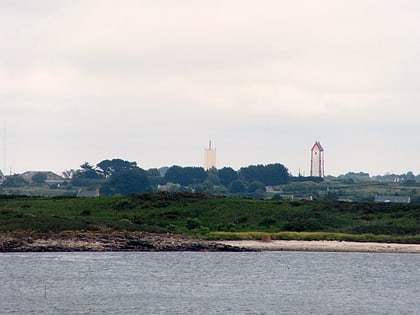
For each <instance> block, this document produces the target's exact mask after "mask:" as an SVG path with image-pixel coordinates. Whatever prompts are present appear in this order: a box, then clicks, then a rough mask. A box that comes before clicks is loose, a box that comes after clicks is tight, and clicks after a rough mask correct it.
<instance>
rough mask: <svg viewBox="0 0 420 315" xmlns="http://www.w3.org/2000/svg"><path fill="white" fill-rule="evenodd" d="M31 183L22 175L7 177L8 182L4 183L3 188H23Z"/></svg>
mask: <svg viewBox="0 0 420 315" xmlns="http://www.w3.org/2000/svg"><path fill="white" fill-rule="evenodd" d="M28 184H29V183H28V182H27V181H26V180H25V179H24V178H23V177H22V176H20V175H17V174H16V175H10V176H6V180H5V181H4V182H3V184H2V186H3V187H23V186H26V185H28Z"/></svg>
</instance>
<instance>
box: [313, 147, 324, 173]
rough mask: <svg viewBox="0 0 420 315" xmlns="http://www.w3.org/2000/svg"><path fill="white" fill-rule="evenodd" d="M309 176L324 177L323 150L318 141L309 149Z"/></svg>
mask: <svg viewBox="0 0 420 315" xmlns="http://www.w3.org/2000/svg"><path fill="white" fill-rule="evenodd" d="M311 176H314V177H324V176H325V174H324V148H323V147H322V146H321V143H320V142H319V141H315V144H314V146H313V147H312V149H311Z"/></svg>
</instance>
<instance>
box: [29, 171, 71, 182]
mask: <svg viewBox="0 0 420 315" xmlns="http://www.w3.org/2000/svg"><path fill="white" fill-rule="evenodd" d="M37 173H42V174H45V175H46V176H47V180H53V181H64V178H63V177H61V176H60V175H57V174H56V173H53V172H51V171H27V172H25V173H23V174H22V175H21V176H22V177H23V178H24V179H26V180H28V181H31V180H32V176H34V175H35V174H37Z"/></svg>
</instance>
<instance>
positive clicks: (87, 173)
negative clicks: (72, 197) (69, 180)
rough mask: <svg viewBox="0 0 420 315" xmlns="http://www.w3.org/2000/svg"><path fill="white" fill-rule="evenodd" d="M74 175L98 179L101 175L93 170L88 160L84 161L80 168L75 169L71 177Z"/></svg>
mask: <svg viewBox="0 0 420 315" xmlns="http://www.w3.org/2000/svg"><path fill="white" fill-rule="evenodd" d="M75 177H79V178H89V179H98V178H101V177H102V176H101V175H100V174H99V173H98V172H97V171H96V170H95V168H94V167H93V165H91V164H89V162H85V163H83V164H82V165H80V170H78V171H76V173H75V174H74V175H73V179H74V178H75Z"/></svg>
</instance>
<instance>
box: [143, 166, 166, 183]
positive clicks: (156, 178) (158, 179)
mask: <svg viewBox="0 0 420 315" xmlns="http://www.w3.org/2000/svg"><path fill="white" fill-rule="evenodd" d="M147 176H148V177H149V182H150V185H152V186H157V185H163V184H165V180H164V178H163V177H162V175H161V174H160V172H159V170H158V169H157V168H151V169H148V170H147Z"/></svg>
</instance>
